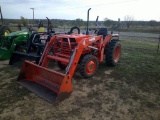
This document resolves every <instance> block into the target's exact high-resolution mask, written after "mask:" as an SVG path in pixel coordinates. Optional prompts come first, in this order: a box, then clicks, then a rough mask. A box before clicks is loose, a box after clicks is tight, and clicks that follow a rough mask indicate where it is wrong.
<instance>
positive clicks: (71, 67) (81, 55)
mask: <svg viewBox="0 0 160 120" xmlns="http://www.w3.org/2000/svg"><path fill="white" fill-rule="evenodd" d="M89 10H90V9H89ZM89 10H88V14H89ZM88 20H89V18H88ZM87 28H88V27H87ZM100 33H103V34H101V35H99V34H100ZM106 33H107V29H103V28H100V30H99V31H98V35H88V29H87V32H86V34H75V33H72V34H59V35H54V36H53V37H52V38H51V40H50V41H49V42H48V43H47V45H46V47H45V50H44V52H43V54H42V56H41V59H40V61H39V64H38V65H37V64H35V63H34V62H29V61H25V62H24V63H23V66H22V68H21V71H20V74H19V77H18V83H19V84H21V85H22V86H24V87H26V88H27V89H29V90H31V91H32V92H34V93H36V94H37V95H39V96H40V97H42V98H44V99H46V100H47V101H48V102H50V103H58V102H61V101H63V100H64V99H66V98H67V97H69V96H70V94H71V92H72V77H73V75H74V73H75V70H76V68H77V69H79V72H80V74H81V76H82V77H84V78H89V77H92V76H93V75H94V74H95V73H96V71H97V68H98V65H99V63H101V62H104V61H105V62H106V63H107V64H108V65H111V66H114V65H116V64H117V62H118V60H119V58H120V55H121V44H120V41H119V35H118V34H106ZM104 34H105V35H104ZM50 61H54V62H56V63H57V64H58V66H59V68H60V69H62V70H65V71H63V72H59V70H58V71H56V70H53V69H50V65H49V63H50ZM77 66H79V67H77Z"/></svg>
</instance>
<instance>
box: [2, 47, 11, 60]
mask: <svg viewBox="0 0 160 120" xmlns="http://www.w3.org/2000/svg"><path fill="white" fill-rule="evenodd" d="M10 57H11V51H10V50H8V49H4V48H0V60H7V59H10Z"/></svg>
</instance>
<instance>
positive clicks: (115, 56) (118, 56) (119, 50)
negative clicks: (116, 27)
mask: <svg viewBox="0 0 160 120" xmlns="http://www.w3.org/2000/svg"><path fill="white" fill-rule="evenodd" d="M120 54H121V47H120V46H117V47H116V48H115V50H114V61H115V62H118V60H119V58H120Z"/></svg>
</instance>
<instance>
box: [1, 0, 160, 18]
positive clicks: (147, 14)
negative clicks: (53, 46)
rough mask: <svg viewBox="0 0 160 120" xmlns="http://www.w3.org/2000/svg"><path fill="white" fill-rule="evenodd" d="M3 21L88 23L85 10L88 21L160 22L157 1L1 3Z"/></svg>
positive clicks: (20, 0) (4, 0)
mask: <svg viewBox="0 0 160 120" xmlns="http://www.w3.org/2000/svg"><path fill="white" fill-rule="evenodd" d="M0 5H1V9H2V12H3V17H4V18H10V19H19V18H20V16H23V17H25V18H28V19H32V18H33V11H32V10H31V9H30V8H34V9H35V10H34V13H35V19H45V18H46V17H49V18H50V19H68V20H74V19H77V18H80V19H83V20H87V10H88V9H89V8H91V11H90V20H95V19H96V16H99V20H104V18H109V19H112V20H118V18H120V19H121V20H124V17H125V16H126V15H129V16H132V17H134V20H147V21H149V20H156V21H160V7H159V6H160V0H0Z"/></svg>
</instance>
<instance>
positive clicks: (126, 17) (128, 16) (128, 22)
mask: <svg viewBox="0 0 160 120" xmlns="http://www.w3.org/2000/svg"><path fill="white" fill-rule="evenodd" d="M124 21H125V23H126V25H127V28H129V27H130V25H131V24H132V23H133V21H134V17H133V16H130V15H126V16H125V17H124Z"/></svg>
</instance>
